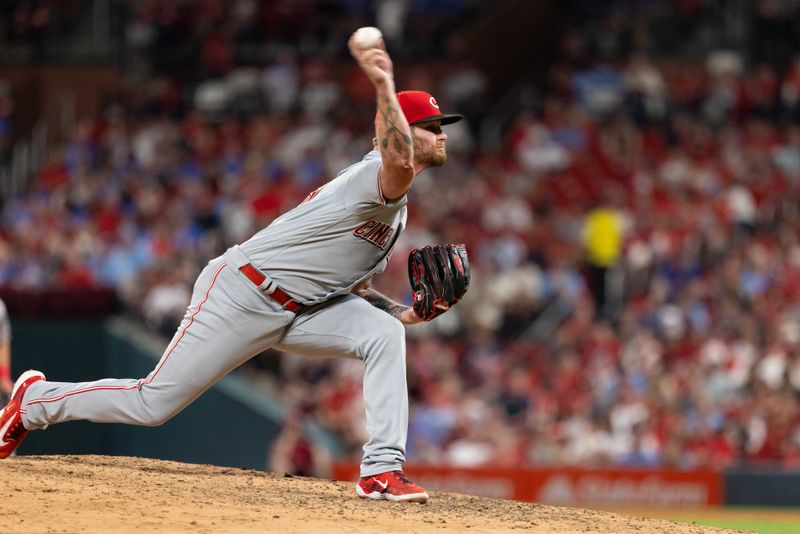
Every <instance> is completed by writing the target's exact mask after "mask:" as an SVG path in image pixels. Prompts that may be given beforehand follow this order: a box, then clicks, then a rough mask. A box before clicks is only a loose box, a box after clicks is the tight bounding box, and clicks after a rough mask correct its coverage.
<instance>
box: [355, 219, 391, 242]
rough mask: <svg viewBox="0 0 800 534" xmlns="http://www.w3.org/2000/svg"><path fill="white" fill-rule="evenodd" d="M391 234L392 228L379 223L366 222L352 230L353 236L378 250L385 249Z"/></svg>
mask: <svg viewBox="0 0 800 534" xmlns="http://www.w3.org/2000/svg"><path fill="white" fill-rule="evenodd" d="M393 233H394V228H392V227H391V226H389V225H388V224H384V223H382V222H379V221H367V222H365V223H364V224H362V225H361V226H359V227H358V228H356V229H355V230H353V235H355V236H357V237H360V238H361V239H366V240H367V241H369V242H370V243H372V244H373V245H375V246H376V247H378V248H379V249H384V248H385V247H386V243H388V242H389V238H391V237H392V234H393Z"/></svg>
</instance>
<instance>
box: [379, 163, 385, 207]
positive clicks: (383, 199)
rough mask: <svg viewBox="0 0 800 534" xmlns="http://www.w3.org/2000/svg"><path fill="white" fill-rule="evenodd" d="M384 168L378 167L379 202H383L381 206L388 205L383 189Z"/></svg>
mask: <svg viewBox="0 0 800 534" xmlns="http://www.w3.org/2000/svg"><path fill="white" fill-rule="evenodd" d="M382 168H383V167H378V200H380V201H381V204H383V205H384V206H385V205H386V199H385V198H384V196H383V189H381V169H382Z"/></svg>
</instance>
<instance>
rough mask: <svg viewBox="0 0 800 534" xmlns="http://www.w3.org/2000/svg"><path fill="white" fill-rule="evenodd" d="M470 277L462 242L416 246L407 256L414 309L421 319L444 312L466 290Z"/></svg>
mask: <svg viewBox="0 0 800 534" xmlns="http://www.w3.org/2000/svg"><path fill="white" fill-rule="evenodd" d="M469 277H470V272H469V260H468V259H467V249H466V247H465V246H464V245H463V244H458V245H453V244H450V245H434V246H432V247H430V246H428V247H423V248H422V249H416V248H415V249H414V250H412V251H411V254H409V256H408V279H409V281H410V282H411V289H412V290H413V291H414V312H415V313H416V314H417V315H419V316H420V318H421V319H422V320H424V321H430V320H431V319H433V318H434V317H437V316H439V315H441V314H443V313H444V312H446V311H447V310H449V309H450V306H452V305H453V304H455V303H457V302H458V301H459V300H461V297H463V296H464V293H466V292H467V288H468V287H469Z"/></svg>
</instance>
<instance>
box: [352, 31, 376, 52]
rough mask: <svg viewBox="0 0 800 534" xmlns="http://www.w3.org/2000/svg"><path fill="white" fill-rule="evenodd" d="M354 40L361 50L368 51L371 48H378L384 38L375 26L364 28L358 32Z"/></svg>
mask: <svg viewBox="0 0 800 534" xmlns="http://www.w3.org/2000/svg"><path fill="white" fill-rule="evenodd" d="M353 38H354V39H355V42H356V44H357V45H358V47H359V48H361V49H362V50H367V49H369V48H376V47H377V46H378V43H380V40H381V39H382V38H383V34H382V33H381V31H380V30H379V29H378V28H376V27H374V26H364V27H363V28H359V29H357V30H356V33H355V34H354V35H353Z"/></svg>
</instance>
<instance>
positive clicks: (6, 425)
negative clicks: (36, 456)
mask: <svg viewBox="0 0 800 534" xmlns="http://www.w3.org/2000/svg"><path fill="white" fill-rule="evenodd" d="M39 380H44V375H43V374H42V373H40V372H39V371H25V372H24V373H22V375H21V376H20V377H19V378H17V381H16V382H15V383H14V389H13V390H11V400H10V401H8V404H6V407H5V408H3V412H2V414H1V415H0V459H2V458H8V457H9V456H10V455H11V453H12V452H14V449H16V448H17V447H19V444H20V443H22V440H23V439H25V436H27V435H28V431H27V430H25V427H24V426H23V425H22V414H21V413H20V408H21V407H22V396H23V395H25V392H26V391H27V390H28V386H30V385H31V384H33V383H34V382H38V381H39Z"/></svg>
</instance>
